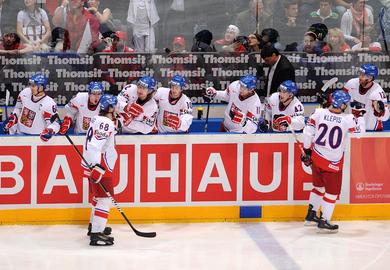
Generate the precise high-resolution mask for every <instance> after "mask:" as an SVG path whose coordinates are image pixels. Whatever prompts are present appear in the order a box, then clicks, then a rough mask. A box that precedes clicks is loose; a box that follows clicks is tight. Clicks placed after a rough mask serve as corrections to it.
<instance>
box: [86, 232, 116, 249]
mask: <svg viewBox="0 0 390 270" xmlns="http://www.w3.org/2000/svg"><path fill="white" fill-rule="evenodd" d="M90 238H91V241H90V242H89V245H91V246H111V245H113V244H114V237H110V236H107V235H105V234H104V233H102V232H99V233H91V236H90Z"/></svg>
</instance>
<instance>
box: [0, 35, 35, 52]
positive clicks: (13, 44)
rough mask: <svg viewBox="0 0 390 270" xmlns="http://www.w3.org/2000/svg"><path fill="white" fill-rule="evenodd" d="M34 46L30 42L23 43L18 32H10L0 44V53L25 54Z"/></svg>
mask: <svg viewBox="0 0 390 270" xmlns="http://www.w3.org/2000/svg"><path fill="white" fill-rule="evenodd" d="M33 50H34V48H33V47H32V46H30V45H28V44H22V43H21V42H20V38H19V36H18V34H16V33H8V34H5V35H4V36H3V42H2V44H1V46H0V53H5V54H25V53H30V52H32V51H33Z"/></svg>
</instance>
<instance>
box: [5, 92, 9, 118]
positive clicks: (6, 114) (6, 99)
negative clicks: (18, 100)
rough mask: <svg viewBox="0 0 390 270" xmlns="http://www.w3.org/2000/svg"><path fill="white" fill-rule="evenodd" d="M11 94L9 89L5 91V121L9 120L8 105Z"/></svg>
mask: <svg viewBox="0 0 390 270" xmlns="http://www.w3.org/2000/svg"><path fill="white" fill-rule="evenodd" d="M9 96H10V92H9V90H8V89H6V90H5V119H6V120H8V105H9Z"/></svg>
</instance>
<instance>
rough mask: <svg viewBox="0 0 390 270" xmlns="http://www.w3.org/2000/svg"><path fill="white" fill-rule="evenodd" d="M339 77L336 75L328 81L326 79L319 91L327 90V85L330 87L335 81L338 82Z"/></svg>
mask: <svg viewBox="0 0 390 270" xmlns="http://www.w3.org/2000/svg"><path fill="white" fill-rule="evenodd" d="M338 80H339V78H337V77H333V78H332V79H330V80H329V81H327V82H326V83H325V84H324V85H323V86H322V87H321V91H322V92H325V91H326V90H328V88H329V87H331V86H332V85H333V84H335V83H336V82H338Z"/></svg>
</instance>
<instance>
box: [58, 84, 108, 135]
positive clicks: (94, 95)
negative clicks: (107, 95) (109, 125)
mask: <svg viewBox="0 0 390 270" xmlns="http://www.w3.org/2000/svg"><path fill="white" fill-rule="evenodd" d="M103 93H104V86H103V83H101V82H90V83H89V85H88V92H80V93H77V94H76V95H75V96H74V97H73V98H72V99H71V100H70V101H69V103H68V104H66V105H65V111H66V115H65V117H64V121H63V122H62V124H61V128H60V131H59V132H58V133H59V134H61V135H65V134H66V133H68V130H69V128H71V127H72V125H73V123H74V126H75V127H74V133H75V134H84V133H86V132H87V130H88V128H89V123H90V122H91V119H92V117H94V116H96V115H98V114H99V100H100V98H101V97H102V95H103Z"/></svg>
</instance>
